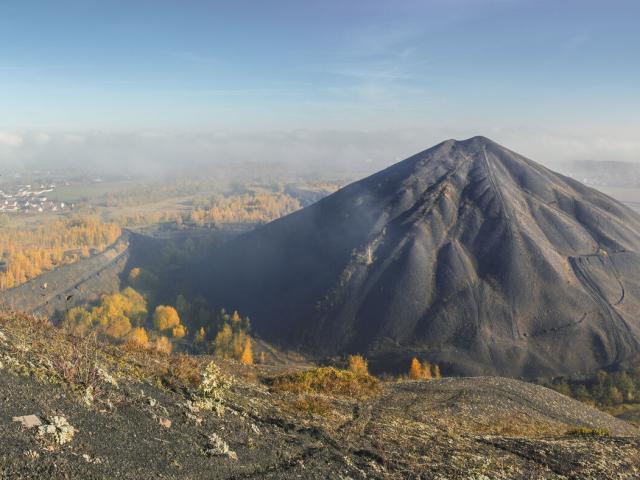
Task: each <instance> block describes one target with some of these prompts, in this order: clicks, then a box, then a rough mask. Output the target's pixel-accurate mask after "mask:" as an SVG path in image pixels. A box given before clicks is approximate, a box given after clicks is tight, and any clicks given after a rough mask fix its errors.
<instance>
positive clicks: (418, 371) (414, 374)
mask: <svg viewBox="0 0 640 480" xmlns="http://www.w3.org/2000/svg"><path fill="white" fill-rule="evenodd" d="M409 378H411V379H413V380H420V379H421V378H422V365H420V361H419V360H418V359H417V358H415V357H413V358H412V359H411V366H410V367H409Z"/></svg>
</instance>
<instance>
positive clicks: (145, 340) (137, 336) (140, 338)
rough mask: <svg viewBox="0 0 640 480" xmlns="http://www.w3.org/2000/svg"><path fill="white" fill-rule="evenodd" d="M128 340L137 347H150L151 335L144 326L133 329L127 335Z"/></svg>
mask: <svg viewBox="0 0 640 480" xmlns="http://www.w3.org/2000/svg"><path fill="white" fill-rule="evenodd" d="M126 342H127V344H128V345H132V346H135V347H139V348H149V337H148V335H147V332H146V330H145V329H144V328H142V327H136V328H134V329H132V330H131V331H130V332H129V334H128V335H127V338H126Z"/></svg>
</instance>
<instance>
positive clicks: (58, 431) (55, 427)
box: [38, 415, 77, 445]
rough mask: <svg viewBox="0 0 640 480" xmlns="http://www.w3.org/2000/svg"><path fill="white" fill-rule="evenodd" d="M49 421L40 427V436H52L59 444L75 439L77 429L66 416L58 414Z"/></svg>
mask: <svg viewBox="0 0 640 480" xmlns="http://www.w3.org/2000/svg"><path fill="white" fill-rule="evenodd" d="M48 422H49V423H46V424H44V425H41V426H40V427H39V428H38V435H39V436H41V437H51V438H53V439H54V440H55V443H57V444H58V445H64V444H65V443H69V442H70V441H71V440H73V437H74V435H75V434H76V431H77V430H76V429H75V428H74V427H73V426H72V425H70V424H69V422H68V420H67V419H66V418H65V417H62V416H58V415H56V416H54V417H52V418H51V419H49V420H48Z"/></svg>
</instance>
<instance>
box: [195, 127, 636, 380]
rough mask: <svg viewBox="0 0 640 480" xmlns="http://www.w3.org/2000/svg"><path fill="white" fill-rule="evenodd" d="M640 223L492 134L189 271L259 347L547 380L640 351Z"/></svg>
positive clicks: (363, 184)
mask: <svg viewBox="0 0 640 480" xmlns="http://www.w3.org/2000/svg"><path fill="white" fill-rule="evenodd" d="M639 253H640V216H638V214H636V213H634V212H633V211H631V210H630V209H629V208H627V207H625V206H624V205H622V204H620V203H618V202H617V201H615V200H613V199H612V198H610V197H608V196H606V195H604V194H602V193H600V192H598V191H596V190H593V189H591V188H588V187H586V186H584V185H582V184H580V183H579V182H577V181H575V180H572V179H570V178H568V177H564V176H562V175H559V174H556V173H554V172H552V171H550V170H548V169H546V168H544V167H542V166H541V165H539V164H537V163H535V162H534V161H532V160H529V159H527V158H525V157H523V156H521V155H519V154H517V153H515V152H512V151H510V150H508V149H506V148H504V147H502V146H500V145H498V144H496V143H494V142H492V141H491V140H489V139H486V138H484V137H474V138H471V139H469V140H466V141H454V140H448V141H446V142H443V143H441V144H439V145H436V146H435V147H433V148H431V149H429V150H426V151H424V152H421V153H418V154H417V155H415V156H413V157H410V158H408V159H406V160H404V161H402V162H400V163H398V164H396V165H393V166H391V167H390V168H388V169H386V170H384V171H381V172H379V173H377V174H375V175H372V176H370V177H368V178H365V179H364V180H361V181H358V182H355V183H353V184H351V185H349V186H347V187H345V188H343V189H341V190H339V191H338V192H336V193H334V194H333V195H330V196H329V197H326V198H324V199H322V200H320V201H319V202H318V203H316V204H314V205H312V206H310V207H307V208H304V209H302V210H300V211H298V212H295V213H293V214H291V215H289V216H287V217H284V218H282V219H279V220H276V221H274V222H272V223H270V224H268V225H266V226H264V227H261V228H257V229H256V230H254V231H252V232H249V233H247V234H245V235H243V236H240V237H238V238H237V239H234V240H233V241H232V242H229V243H228V244H227V245H226V246H224V247H223V248H219V249H217V250H216V251H213V252H212V253H211V255H210V256H209V257H208V258H207V259H201V260H200V261H199V262H198V263H197V264H195V265H193V268H190V269H189V271H188V272H185V276H186V275H189V276H191V277H192V278H193V282H192V284H193V288H194V289H195V290H196V291H200V292H202V293H203V294H204V295H205V296H206V297H207V298H208V301H209V303H210V304H211V306H212V307H219V306H222V305H224V306H226V307H227V308H232V309H233V308H237V309H239V310H241V311H242V312H244V313H245V314H247V315H249V316H250V317H251V319H252V322H253V328H254V331H255V332H257V333H258V334H260V335H262V336H263V337H265V338H267V339H269V340H273V341H279V342H282V343H286V344H288V345H293V346H297V347H299V348H303V349H307V350H310V351H313V352H314V353H316V354H320V355H334V354H342V353H347V352H359V353H364V354H365V355H366V356H367V357H369V358H370V359H371V360H372V364H373V365H376V364H377V365H378V366H381V367H384V368H393V367H394V366H395V367H397V368H398V369H405V368H406V365H408V361H409V359H410V358H411V356H419V357H420V356H422V357H424V358H427V359H429V360H430V361H432V362H437V363H439V364H442V365H443V367H444V371H445V372H458V373H461V372H462V373H466V374H474V375H478V374H486V373H500V374H507V375H525V376H536V375H543V374H544V375H554V374H575V373H580V372H588V371H593V370H595V369H597V368H600V367H603V366H607V365H612V364H616V363H617V362H620V361H622V360H624V359H627V358H630V357H633V356H635V355H636V354H637V353H638V351H639V348H640V343H639V339H640V320H639V319H638V316H637V312H638V311H639V307H640V256H639Z"/></svg>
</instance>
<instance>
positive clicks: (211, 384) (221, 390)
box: [187, 362, 232, 415]
mask: <svg viewBox="0 0 640 480" xmlns="http://www.w3.org/2000/svg"><path fill="white" fill-rule="evenodd" d="M201 377H202V378H201V382H200V386H199V387H198V392H197V393H195V394H193V395H192V397H191V399H189V400H187V408H188V409H189V410H190V411H191V412H199V411H201V410H213V411H215V412H216V413H217V414H218V415H222V414H223V413H224V405H223V400H224V394H225V392H226V391H227V390H229V388H230V387H231V385H232V380H231V378H230V377H229V376H227V375H225V374H224V373H222V372H221V371H220V369H219V368H218V366H217V365H216V364H215V363H213V362H210V363H209V364H208V365H207V367H206V368H205V369H204V372H202V376H201Z"/></svg>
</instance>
